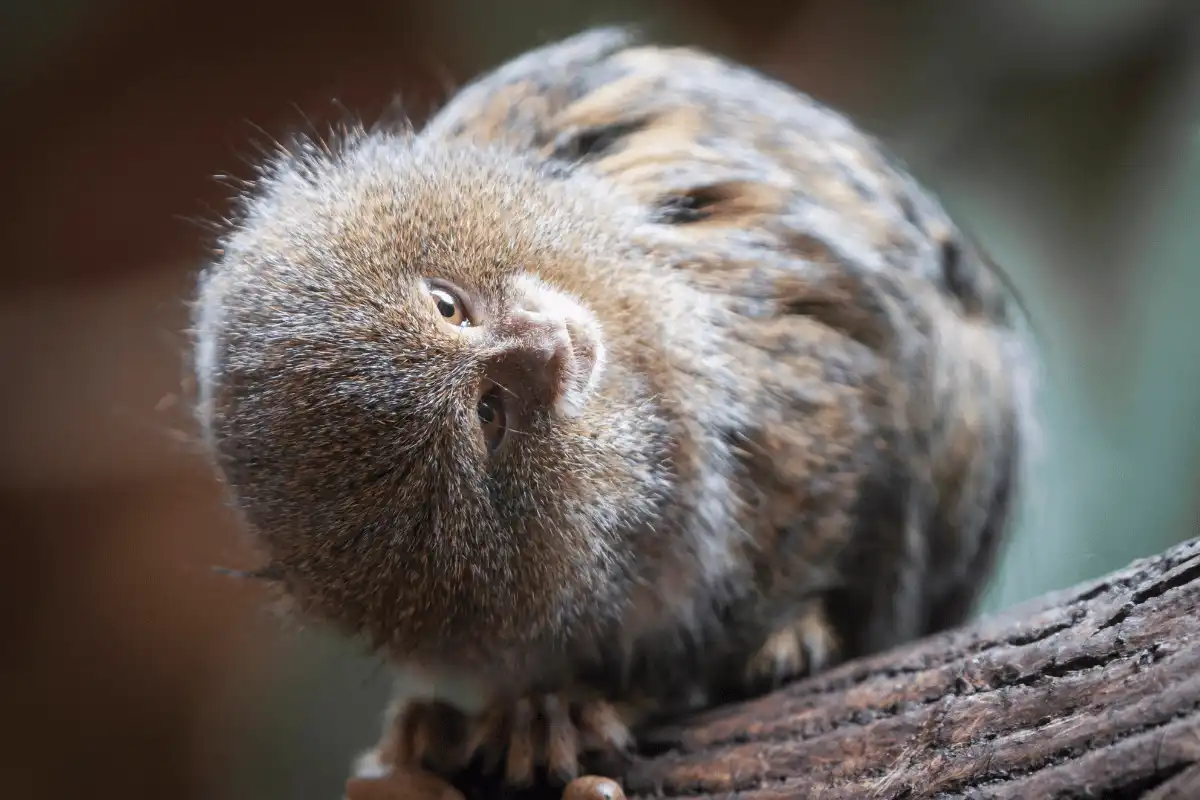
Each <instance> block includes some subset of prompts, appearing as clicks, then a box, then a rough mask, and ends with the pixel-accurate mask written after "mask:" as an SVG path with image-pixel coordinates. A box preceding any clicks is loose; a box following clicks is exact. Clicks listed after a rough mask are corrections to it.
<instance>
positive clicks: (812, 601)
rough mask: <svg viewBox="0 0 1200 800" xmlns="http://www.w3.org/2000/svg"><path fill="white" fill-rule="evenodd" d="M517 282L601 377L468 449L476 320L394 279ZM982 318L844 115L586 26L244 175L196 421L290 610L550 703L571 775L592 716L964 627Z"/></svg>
mask: <svg viewBox="0 0 1200 800" xmlns="http://www.w3.org/2000/svg"><path fill="white" fill-rule="evenodd" d="M523 274H534V275H537V276H538V277H540V278H541V279H542V280H543V281H545V282H546V283H547V284H549V285H550V286H552V287H554V288H555V289H557V290H559V291H562V292H565V293H568V294H569V295H571V296H573V297H574V298H576V299H578V300H579V301H580V302H581V303H582V304H583V305H584V306H586V307H587V308H588V309H589V310H590V311H591V312H592V313H593V314H594V315H595V317H596V318H597V319H598V321H599V323H600V326H601V328H602V331H603V334H602V338H603V342H604V345H605V347H606V349H607V352H608V357H607V361H606V367H605V371H604V372H603V378H602V381H601V384H600V386H599V388H598V391H597V393H596V394H594V395H593V396H592V397H591V398H590V399H589V401H588V402H587V404H586V406H585V407H584V409H583V411H582V413H581V414H580V415H579V416H578V417H574V418H564V417H558V416H555V415H553V414H550V413H539V414H533V415H532V416H530V417H529V418H528V419H526V420H524V421H523V422H522V425H521V429H520V430H519V431H515V432H514V433H513V434H511V435H510V436H509V438H508V439H507V440H506V444H505V446H504V447H503V448H502V449H501V450H499V451H497V453H496V454H494V455H491V456H489V455H488V454H487V452H486V450H485V449H484V447H483V446H482V444H481V440H480V437H479V435H478V432H477V428H476V426H477V421H476V419H475V416H474V405H473V404H474V402H475V398H476V396H477V389H478V385H479V381H480V378H481V375H484V374H485V373H486V371H487V369H488V367H487V364H486V361H487V355H486V352H487V351H486V345H487V342H489V341H490V340H489V339H488V337H489V336H491V335H492V334H490V333H489V327H488V324H487V323H485V324H484V325H483V326H482V327H481V328H480V332H479V333H478V334H477V335H476V336H475V337H474V338H472V337H470V336H460V335H458V334H457V333H455V332H448V331H447V330H446V329H445V327H444V326H442V325H440V324H439V320H438V319H437V318H436V315H435V314H433V313H432V312H431V307H430V305H429V301H428V297H427V296H425V295H424V294H423V293H422V290H421V289H420V283H419V282H420V279H421V278H422V277H437V278H442V279H446V280H449V281H452V282H453V283H454V284H456V285H457V286H459V287H463V289H464V291H465V293H466V294H467V295H468V296H469V298H470V300H471V302H472V303H473V304H474V305H475V306H477V307H478V308H479V309H481V316H482V317H483V318H485V319H486V320H493V321H495V324H496V325H499V324H500V321H502V320H504V319H505V318H506V315H507V314H508V313H509V312H510V310H511V307H512V304H513V302H514V299H513V298H514V291H515V289H514V286H515V285H516V284H515V282H516V281H517V280H518V279H519V277H520V276H521V275H523ZM1009 302H1010V301H1009V299H1008V298H1007V297H1006V295H1005V294H1004V292H1003V291H1002V285H1001V283H1000V282H999V280H998V279H997V276H996V275H995V274H994V273H993V272H992V271H991V270H990V269H989V268H988V266H987V264H986V263H985V262H984V260H983V258H982V257H981V255H980V254H979V253H978V252H977V251H976V249H975V248H974V247H973V246H972V245H971V243H970V242H969V241H968V240H967V239H966V238H965V237H964V236H963V235H962V234H961V233H960V232H959V231H958V229H957V228H956V227H955V226H954V225H953V223H952V222H951V221H950V220H949V219H948V218H947V216H946V214H945V212H944V211H943V210H942V208H941V207H940V206H939V205H938V203H937V202H936V200H934V199H933V198H932V197H930V196H929V195H928V194H927V193H926V192H924V191H923V190H922V189H921V188H920V187H919V186H917V185H916V184H915V182H914V181H913V180H912V179H911V178H910V177H909V176H908V175H907V174H906V173H905V172H904V171H903V168H902V167H901V166H899V165H898V164H897V163H896V162H895V160H894V159H892V158H890V157H889V156H888V155H887V154H886V153H885V152H884V151H883V150H882V149H881V148H880V147H879V146H878V145H877V144H876V143H875V142H874V141H873V140H872V139H870V138H869V137H867V136H866V135H864V134H862V133H860V132H859V131H858V130H857V129H855V128H854V127H853V126H852V125H851V124H850V123H849V122H848V121H847V120H845V119H843V118H842V117H841V116H839V115H837V114H836V113H834V112H832V111H830V110H828V109H826V108H824V107H822V106H820V105H818V104H817V103H815V102H814V101H812V100H811V99H809V98H807V97H805V96H803V95H801V94H799V93H797V92H794V91H793V90H791V89H789V88H787V87H784V86H781V85H778V84H776V83H773V82H771V81H769V80H767V79H766V78H764V77H762V76H760V75H757V74H755V73H753V72H750V71H748V70H744V69H742V68H739V67H737V66H734V65H731V64H728V63H725V62H723V61H721V60H719V59H716V58H713V57H711V56H708V55H705V54H701V53H697V52H695V51H690V50H684V49H664V48H657V47H653V46H648V45H640V44H637V43H636V42H633V41H632V40H631V39H629V38H627V37H626V36H625V35H624V34H623V33H621V32H618V31H594V32H590V33H587V34H583V35H581V36H577V37H575V38H573V39H569V40H567V41H565V42H561V43H558V44H554V45H551V46H548V47H545V48H542V49H539V50H536V51H533V52H532V53H530V54H527V55H525V56H523V57H521V58H519V59H516V60H515V61H513V62H510V63H509V64H507V65H505V66H503V67H501V68H500V69H498V70H496V71H495V72H493V73H491V74H489V75H487V76H485V77H483V78H481V79H480V80H479V81H477V82H476V83H475V84H473V85H470V86H468V87H466V88H465V89H463V90H462V91H461V92H460V93H459V94H458V95H457V96H456V97H455V98H453V99H452V100H451V101H450V102H449V104H448V105H446V106H445V107H444V108H443V109H442V110H441V112H440V113H439V114H438V115H437V116H436V117H435V118H434V119H433V120H432V121H431V122H430V123H429V124H428V125H427V126H426V127H425V129H424V130H422V131H420V132H414V131H372V132H367V131H362V130H358V131H354V132H352V133H350V134H349V135H347V136H345V137H343V138H342V139H341V140H340V141H338V142H336V143H328V144H327V145H322V144H321V143H316V142H306V143H300V144H298V145H297V146H296V147H295V148H293V149H292V150H291V152H285V153H283V154H281V156H280V158H279V159H278V160H277V161H276V162H275V163H273V164H270V165H268V166H267V167H266V168H265V169H264V172H263V174H262V176H261V180H259V181H258V183H257V184H256V185H255V187H254V188H253V190H252V191H251V192H250V193H248V195H247V197H246V199H245V202H244V206H243V210H242V214H241V216H240V217H239V219H238V221H237V224H236V226H235V227H234V228H233V230H232V231H231V232H230V234H229V236H228V237H227V240H226V243H225V247H224V251H223V254H222V256H221V258H220V260H219V261H218V262H217V263H216V264H214V265H213V266H212V267H211V269H209V270H208V271H207V272H206V274H205V276H204V278H203V280H202V283H201V287H200V293H199V299H198V302H197V304H196V309H197V310H196V331H197V374H198V382H199V385H200V387H201V390H202V391H201V398H200V404H199V408H198V414H199V418H200V420H201V422H202V424H203V426H204V429H205V431H206V436H207V437H208V439H207V440H208V442H209V444H210V446H211V448H212V450H213V452H214V454H215V455H216V457H217V462H218V465H219V468H220V471H221V473H222V474H223V475H224V477H225V479H226V481H227V483H228V485H229V488H230V491H231V493H232V496H233V498H234V500H235V503H236V505H237V507H238V508H239V509H240V510H241V511H242V513H243V514H244V516H245V519H246V522H247V524H248V526H249V527H250V528H251V529H252V530H253V531H254V532H255V533H256V534H257V535H258V536H259V537H260V538H261V541H262V542H263V544H264V545H265V549H266V551H267V553H268V554H269V557H270V561H271V565H272V568H273V570H274V572H275V573H276V574H277V575H279V576H280V578H281V581H282V584H283V587H284V592H285V594H286V596H288V597H289V598H291V599H292V600H293V601H294V602H295V603H296V606H297V611H298V613H300V614H303V615H307V616H310V617H312V618H318V619H324V620H328V621H331V622H333V623H336V624H338V625H340V626H341V627H342V628H343V629H345V630H346V631H349V632H353V633H361V634H365V635H366V636H368V637H369V638H370V640H371V641H372V642H373V643H374V644H375V645H377V646H378V647H381V648H384V649H386V650H387V651H388V653H389V654H390V655H391V657H392V658H393V660H394V661H395V662H396V663H397V664H398V665H401V666H406V667H413V668H416V669H423V670H426V671H429V672H432V673H435V674H437V675H452V676H456V677H457V678H460V679H462V680H465V681H467V682H468V683H473V684H474V685H475V686H476V688H478V689H479V691H481V692H482V693H483V695H484V700H483V701H482V702H483V703H484V705H485V706H487V707H488V708H490V709H492V710H493V712H495V711H496V710H499V711H503V712H504V713H505V714H506V715H507V716H506V717H505V718H506V719H508V720H509V722H510V723H511V721H512V714H513V713H516V712H515V711H514V709H517V710H520V709H524V710H523V711H521V712H520V713H521V714H525V713H526V712H528V709H529V708H533V707H529V706H525V705H523V703H524V702H525V701H523V700H520V698H522V697H525V696H535V697H536V696H539V695H542V694H549V695H551V699H550V700H547V701H545V704H544V705H542V706H537V707H538V708H543V710H544V713H546V714H549V715H552V716H553V715H555V714H558V713H559V712H558V711H556V709H557V708H558V707H559V706H558V705H557V702H558V701H556V700H553V696H554V695H555V694H558V695H561V696H562V697H564V698H567V700H568V701H569V703H570V704H571V705H570V708H571V710H572V714H574V717H573V719H574V720H575V722H576V724H577V725H578V727H579V730H578V731H575V730H574V729H571V730H567V729H565V728H564V729H561V730H559V731H558V734H557V735H558V736H559V738H558V739H554V737H553V736H552V737H551V741H550V742H549V743H548V744H546V745H545V747H549V748H551V749H553V748H555V747H557V748H558V750H557V751H555V752H557V753H559V754H558V755H550V756H549V758H550V761H551V762H556V761H557V763H558V764H559V765H560V766H562V767H563V770H564V771H566V772H569V771H570V770H571V769H572V768H573V766H572V764H570V763H569V762H570V761H571V758H568V757H566V756H563V755H562V754H561V752H560V751H562V750H563V749H564V748H566V749H567V750H571V751H572V752H571V756H572V757H573V755H574V750H575V749H576V739H575V738H574V737H576V736H577V735H578V736H583V737H585V738H586V735H587V734H588V732H589V730H588V725H587V724H586V723H585V722H584V721H583V717H582V716H581V715H582V714H583V712H584V711H585V710H586V709H587V708H593V711H592V712H590V713H593V714H599V715H601V716H603V714H604V713H606V712H605V711H604V709H605V708H606V707H605V706H596V705H595V703H596V702H600V701H603V702H611V703H614V704H620V703H632V705H633V706H636V707H640V708H643V709H649V708H653V709H654V710H656V711H660V712H664V713H667V712H670V711H671V710H679V709H682V708H685V707H687V706H688V704H689V703H691V702H696V701H697V699H699V701H700V702H704V701H712V700H714V699H716V698H719V697H722V696H725V695H726V694H728V693H730V692H737V691H745V690H750V691H759V690H761V689H763V688H765V687H767V686H770V685H774V684H776V683H778V682H779V681H781V680H786V679H788V678H791V677H793V676H795V675H798V674H802V673H804V672H806V671H811V670H813V669H818V668H820V667H822V666H824V665H826V664H829V663H833V662H834V661H836V660H837V659H839V658H845V657H850V656H855V655H859V654H863V653H868V652H872V651H875V650H878V649H881V648H884V647H888V646H891V645H893V644H895V643H898V642H901V641H905V640H907V639H911V638H913V637H915V636H918V635H921V634H924V633H927V632H930V631H932V630H935V629H938V628H940V627H944V626H946V625H950V624H954V623H956V622H958V621H960V620H962V619H963V618H964V617H965V615H966V614H967V613H969V611H970V609H971V606H972V603H973V602H974V600H975V598H976V597H977V595H978V592H979V588H980V586H981V584H982V583H983V582H984V580H985V578H986V571H987V569H988V568H989V566H990V564H991V561H992V560H993V558H994V554H995V552H996V549H997V547H998V544H999V542H1000V541H1001V539H1002V532H1003V530H1004V528H1005V526H1006V524H1007V522H1008V518H1009V516H1010V509H1011V508H1012V505H1013V490H1014V488H1015V483H1016V478H1017V475H1018V463H1019V460H1020V458H1021V457H1022V456H1023V454H1024V453H1025V450H1026V442H1027V440H1028V437H1029V435H1030V427H1029V419H1030V412H1029V410H1028V405H1027V395H1028V388H1029V378H1030V375H1031V369H1032V363H1033V362H1032V358H1031V356H1030V355H1028V354H1027V353H1026V351H1025V350H1024V349H1023V345H1022V342H1021V340H1020V338H1019V337H1018V335H1017V334H1016V333H1015V332H1014V331H1013V329H1012V327H1011V320H1010V310H1009ZM635 700H636V702H634V701H635ZM539 702H541V701H539ZM589 703H591V704H592V705H588V704H589ZM639 704H640V705H639ZM613 707H617V706H613ZM621 707H622V708H626V706H621ZM422 708H423V710H421V709H422ZM429 708H430V707H429V706H424V707H422V706H420V705H419V704H418V705H416V706H411V705H406V704H404V703H399V704H397V705H396V707H395V711H394V714H395V715H396V717H397V718H398V720H397V724H401V725H402V726H403V724H408V725H409V728H411V727H412V724H415V723H414V720H417V719H418V717H419V716H420V715H424V716H425V717H426V718H427V717H429V714H430V711H429ZM413 709H416V710H413ZM596 709H599V710H596ZM535 710H536V709H535ZM493 712H487V713H492V717H491V719H493V721H494V720H495V719H499V717H496V716H495V714H494V713H493ZM487 713H484V712H481V713H480V714H478V715H476V714H475V712H474V711H472V712H471V715H470V716H472V718H474V719H476V720H477V721H478V720H482V719H483V718H484V717H485V716H487ZM529 713H532V712H529ZM630 715H632V717H636V716H638V715H636V714H632V712H626V716H627V717H629V716H630ZM564 719H566V718H565V717H564ZM487 724H488V725H490V724H492V723H487ZM604 724H605V725H609V726H610V728H611V725H612V724H613V723H612V721H611V720H609V721H608V722H606V723H604ZM484 727H486V726H485V725H484V723H483V722H478V725H477V726H476V730H477V731H482V730H483V729H484ZM518 727H519V726H518ZM551 727H553V726H551ZM591 727H592V729H593V730H592V731H591V732H592V733H595V730H594V729H596V728H597V727H602V726H599V725H598V724H597V725H592V726H591ZM489 730H490V729H489ZM556 730H557V729H556ZM606 730H607V729H606ZM497 731H499V732H494V734H493V733H489V734H479V736H481V737H483V738H488V737H491V740H499V741H500V743H501V744H503V743H504V742H505V741H508V742H509V743H510V744H512V748H514V749H513V750H512V752H517V749H519V748H518V745H520V748H524V749H529V748H530V747H533V750H536V747H535V746H534V745H529V743H528V742H527V741H526V740H525V738H522V737H523V734H521V733H520V732H519V731H518V732H516V733H514V729H513V728H512V726H511V724H510V725H509V727H507V728H504V727H503V726H501V728H498V729H497ZM505 731H507V732H505ZM410 733H411V734H412V736H418V734H420V731H417V732H416V733H413V732H412V731H410ZM426 734H428V731H426ZM426 734H420V735H426ZM610 734H611V735H609V734H597V735H598V736H599V738H600V739H602V740H604V741H607V742H608V743H610V744H611V743H613V742H614V741H615V740H617V739H620V738H621V735H620V732H619V731H611V730H610ZM397 735H399V734H394V733H389V734H388V735H387V737H385V738H386V740H387V742H388V745H387V747H388V748H389V752H391V753H393V754H394V755H395V754H397V753H400V751H401V750H403V747H399V746H397V745H396V741H395V736H397ZM506 737H507V738H506ZM563 737H565V738H563ZM410 738H411V736H410ZM418 738H419V736H418ZM426 738H428V736H426ZM414 741H416V739H414ZM422 741H424V740H422ZM555 742H557V744H555ZM563 742H569V743H570V744H569V746H567V745H564V744H563ZM460 745H461V743H460ZM527 745H528V746H527ZM447 747H449V745H447ZM417 749H423V750H424V751H427V750H428V749H429V747H428V746H423V747H419V748H417ZM435 749H437V748H435ZM444 750H445V748H442V751H444ZM533 750H531V751H530V753H529V754H528V756H527V757H525V756H521V757H520V759H518V760H521V759H523V761H522V763H519V764H517V765H516V767H515V768H514V767H513V765H512V764H511V763H510V764H509V775H510V777H512V778H514V779H518V778H523V777H528V776H526V775H525V772H526V771H527V767H528V765H529V763H530V762H531V761H536V760H538V756H537V753H535V752H533ZM410 755H411V754H410ZM542 756H543V760H544V759H545V757H546V753H545V752H543V753H542ZM395 757H404V756H403V754H402V753H401V754H400V755H395ZM413 757H416V756H413ZM514 757H516V756H512V754H511V753H510V760H511V758H514ZM459 761H461V759H459ZM456 763H457V762H456ZM552 766H553V764H552ZM514 770H515V771H514Z"/></svg>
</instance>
